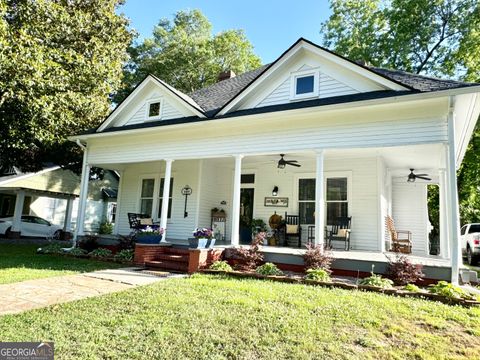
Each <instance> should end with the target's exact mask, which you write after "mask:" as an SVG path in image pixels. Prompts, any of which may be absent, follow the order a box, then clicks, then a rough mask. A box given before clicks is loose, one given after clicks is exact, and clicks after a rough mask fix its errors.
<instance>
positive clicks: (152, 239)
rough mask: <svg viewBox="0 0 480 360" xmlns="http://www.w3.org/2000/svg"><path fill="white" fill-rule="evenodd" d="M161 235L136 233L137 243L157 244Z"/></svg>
mask: <svg viewBox="0 0 480 360" xmlns="http://www.w3.org/2000/svg"><path fill="white" fill-rule="evenodd" d="M161 240H162V235H137V243H139V244H159V243H160V241H161Z"/></svg>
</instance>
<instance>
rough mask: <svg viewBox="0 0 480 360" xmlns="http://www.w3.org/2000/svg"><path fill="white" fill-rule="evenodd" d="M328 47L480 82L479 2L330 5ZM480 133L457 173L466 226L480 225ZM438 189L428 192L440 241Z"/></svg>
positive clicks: (339, 0)
mask: <svg viewBox="0 0 480 360" xmlns="http://www.w3.org/2000/svg"><path fill="white" fill-rule="evenodd" d="M330 7H331V9H332V12H333V13H332V15H331V16H330V18H329V19H328V20H327V21H326V22H324V23H323V24H322V36H323V44H324V45H326V46H327V47H329V48H331V49H332V50H334V51H336V52H338V53H340V54H342V55H344V56H347V57H348V58H350V59H352V60H364V61H366V62H368V63H370V64H371V65H373V66H378V67H386V68H393V69H399V70H404V71H408V72H413V73H418V74H424V75H433V76H438V77H450V78H457V79H460V80H464V81H470V82H479V81H480V46H478V44H479V43H480V31H478V29H479V28H480V2H478V0H436V1H431V0H392V1H388V2H385V1H382V0H365V1H351V0H330ZM479 164H480V129H479V127H477V128H476V130H475V132H474V135H473V137H472V139H471V141H470V144H469V146H468V149H467V152H466V155H465V158H464V160H463V164H462V166H461V168H460V170H459V172H458V189H459V202H460V217H461V219H462V223H470V222H480V210H479V209H480V194H479V191H478V189H479V188H480V165H479ZM438 207H439V205H438V189H437V190H435V189H432V188H430V189H429V213H430V221H431V223H432V225H433V226H434V227H435V231H434V233H433V234H432V239H431V240H434V239H433V238H434V237H435V236H437V234H438V231H439V227H438Z"/></svg>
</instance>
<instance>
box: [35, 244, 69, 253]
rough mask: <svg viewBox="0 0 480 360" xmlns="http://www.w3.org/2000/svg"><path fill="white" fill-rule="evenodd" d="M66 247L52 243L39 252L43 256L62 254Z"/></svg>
mask: <svg viewBox="0 0 480 360" xmlns="http://www.w3.org/2000/svg"><path fill="white" fill-rule="evenodd" d="M63 248H64V246H63V245H61V244H57V243H51V244H48V245H45V246H44V247H41V248H39V249H38V250H37V252H38V253H41V254H62V253H63Z"/></svg>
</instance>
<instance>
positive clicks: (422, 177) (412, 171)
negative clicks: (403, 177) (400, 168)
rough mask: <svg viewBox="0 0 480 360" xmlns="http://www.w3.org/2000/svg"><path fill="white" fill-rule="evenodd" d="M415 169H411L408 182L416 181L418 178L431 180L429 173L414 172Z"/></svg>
mask: <svg viewBox="0 0 480 360" xmlns="http://www.w3.org/2000/svg"><path fill="white" fill-rule="evenodd" d="M414 171H415V169H410V174H408V177H407V181H408V182H415V180H416V179H422V180H427V181H430V180H432V179H430V178H429V177H427V176H428V174H414Z"/></svg>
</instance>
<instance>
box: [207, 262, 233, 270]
mask: <svg viewBox="0 0 480 360" xmlns="http://www.w3.org/2000/svg"><path fill="white" fill-rule="evenodd" d="M210 269H212V270H220V271H233V269H232V267H231V266H230V265H229V264H228V263H227V262H226V261H215V262H214V263H212V265H210Z"/></svg>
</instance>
